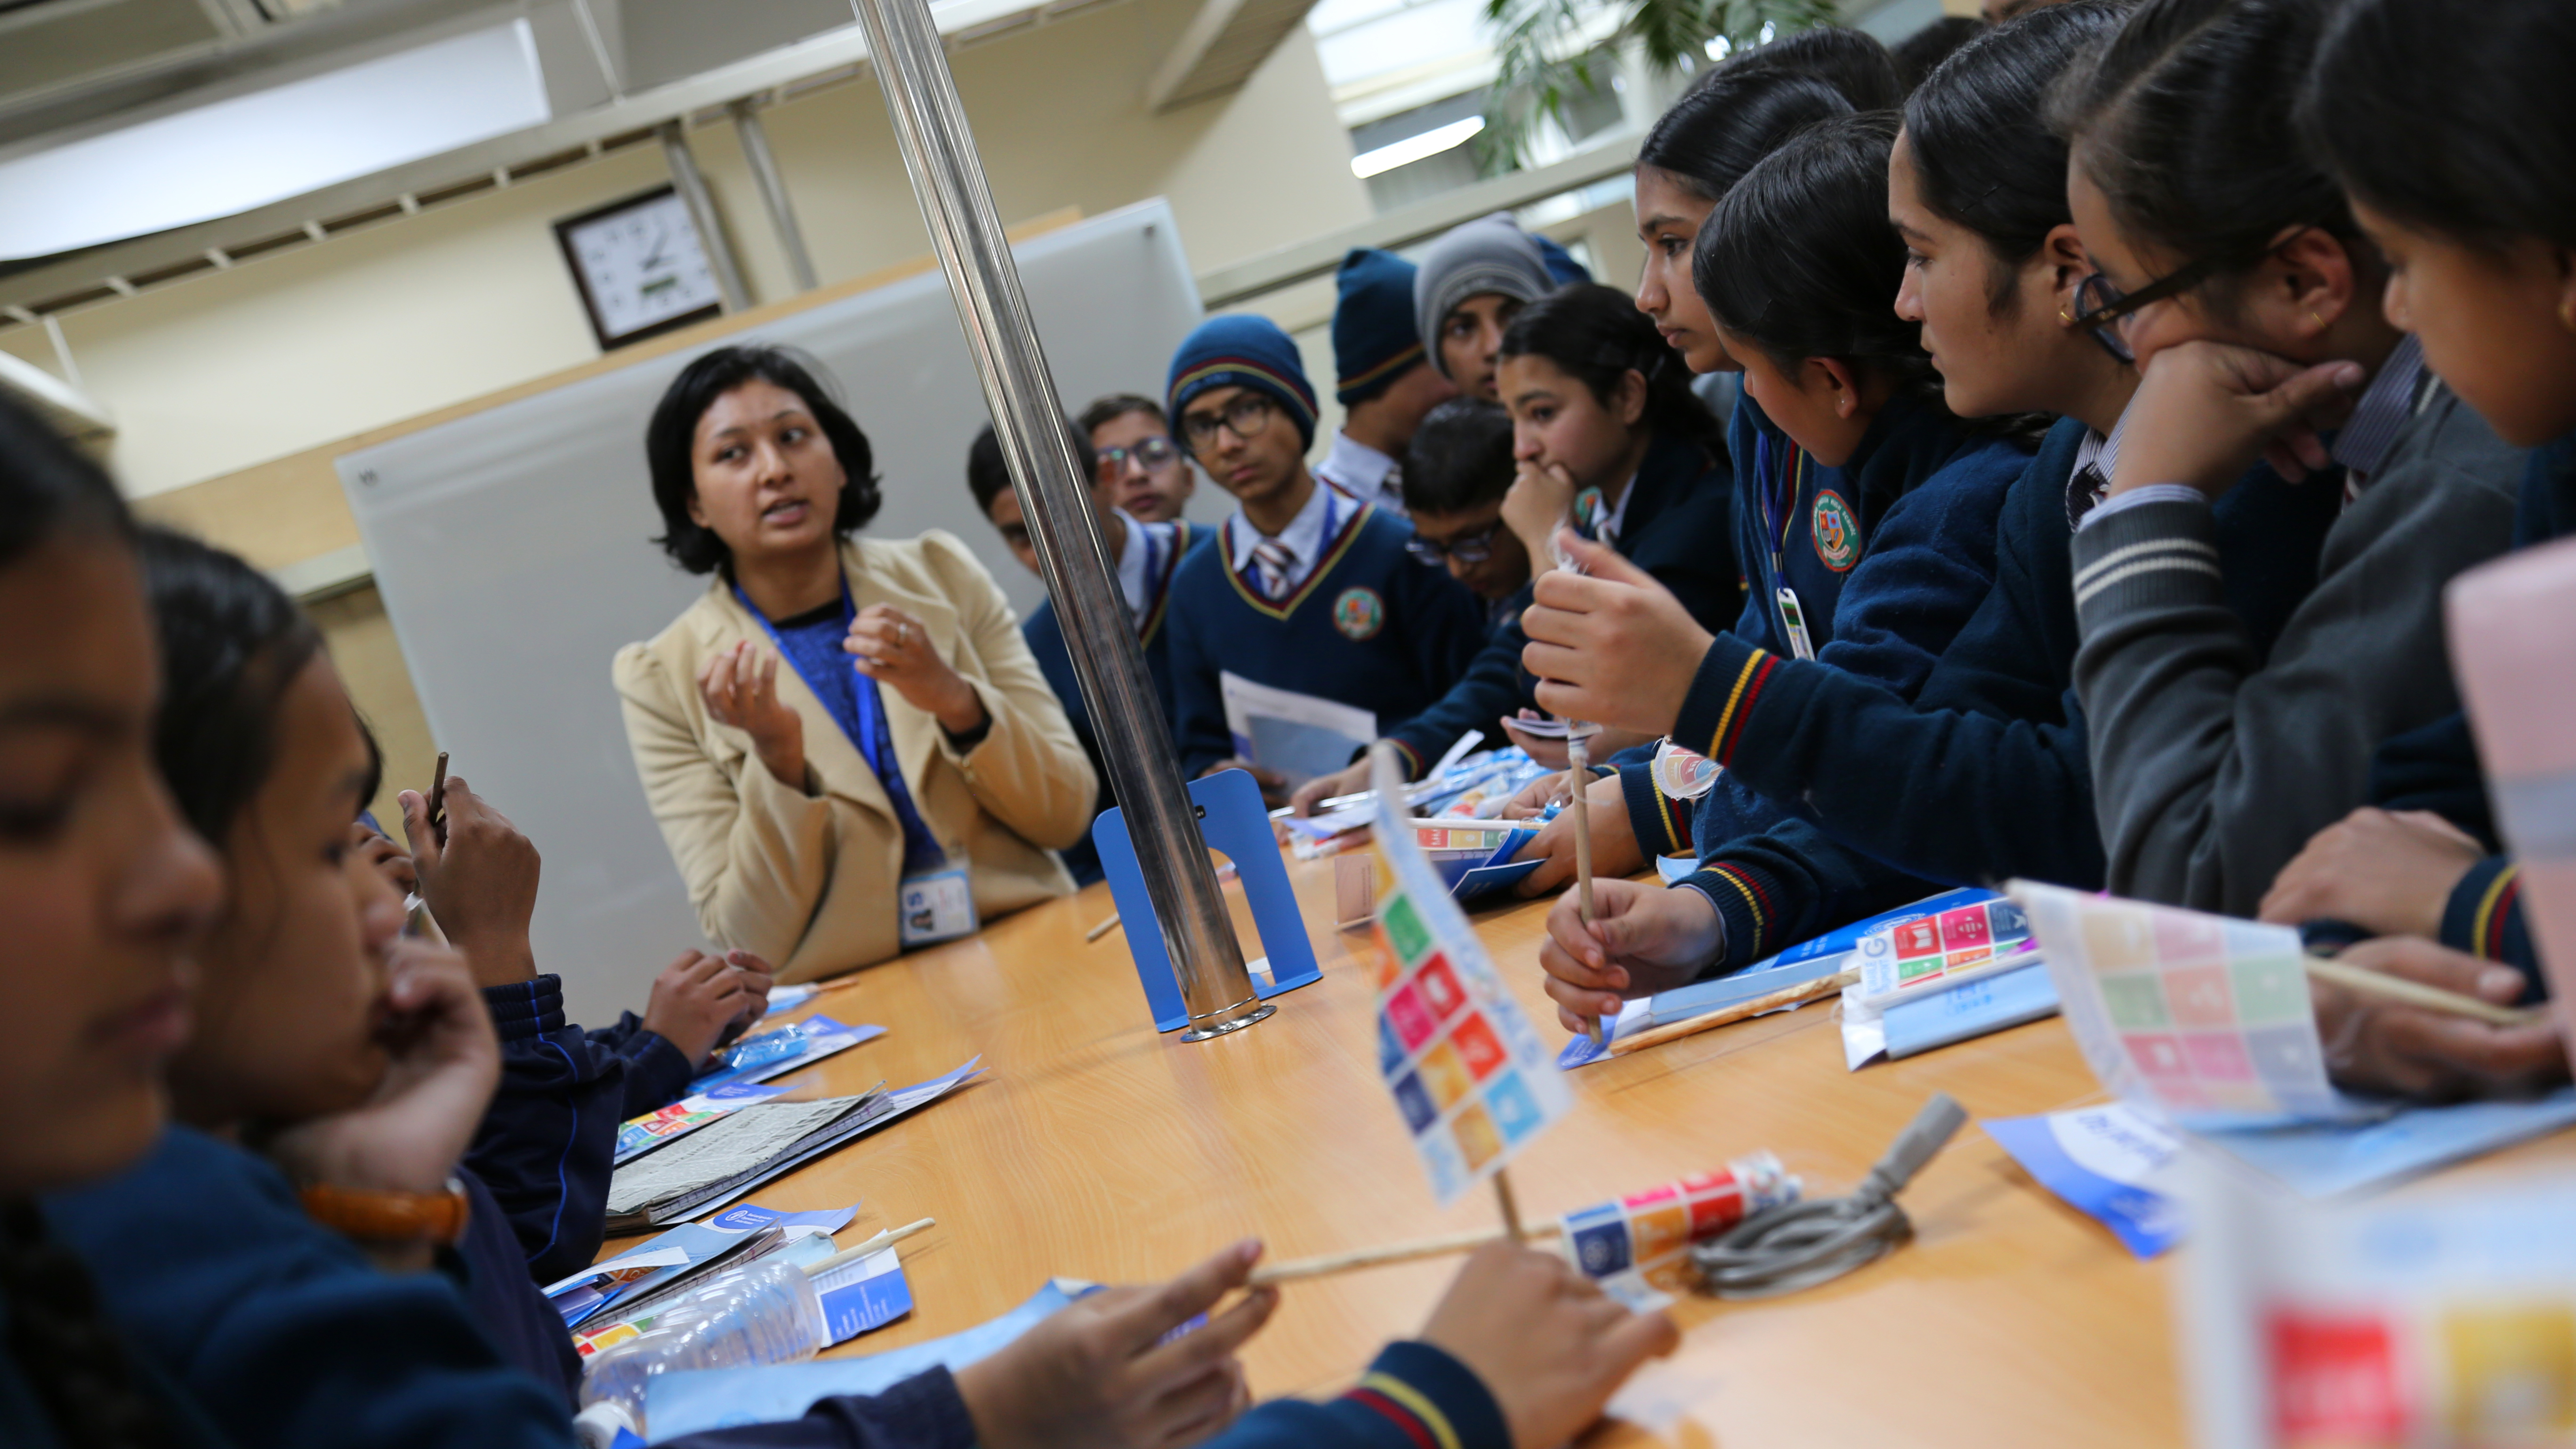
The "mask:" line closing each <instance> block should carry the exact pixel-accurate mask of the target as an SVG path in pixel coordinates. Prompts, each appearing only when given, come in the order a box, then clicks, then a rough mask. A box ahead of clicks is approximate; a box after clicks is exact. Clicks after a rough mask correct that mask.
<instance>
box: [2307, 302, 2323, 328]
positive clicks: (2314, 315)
mask: <svg viewBox="0 0 2576 1449" xmlns="http://www.w3.org/2000/svg"><path fill="white" fill-rule="evenodd" d="M2308 320H2309V321H2311V322H2314V323H2315V324H2317V330H2318V331H2319V332H2323V331H2325V330H2326V319H2325V318H2324V317H2323V316H2321V315H2320V314H2319V313H2318V312H2317V309H2316V308H2314V307H2310V308H2309V309H2308Z"/></svg>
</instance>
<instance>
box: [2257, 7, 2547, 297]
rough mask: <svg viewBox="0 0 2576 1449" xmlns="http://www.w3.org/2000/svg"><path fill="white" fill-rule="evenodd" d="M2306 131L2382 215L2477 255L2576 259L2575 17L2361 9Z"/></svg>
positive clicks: (2312, 86) (2334, 43) (2302, 112)
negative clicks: (2574, 251)
mask: <svg viewBox="0 0 2576 1449" xmlns="http://www.w3.org/2000/svg"><path fill="white" fill-rule="evenodd" d="M2298 117H2299V123H2300V124H2299V131H2300V134H2301V136H2302V137H2303V138H2304V139H2305V140H2306V141H2307V144H2308V146H2309V148H2310V150H2312V151H2313V152H2314V153H2315V154H2316V155H2318V156H2319V157H2320V158H2322V159H2323V160H2324V162H2325V164H2326V166H2327V168H2328V169H2329V170H2331V171H2332V172H2333V173H2334V174H2335V175H2336V176H2337V177H2338V178H2339V179H2340V180H2341V181H2342V182H2343V184H2344V186H2345V187H2346V188H2347V189H2349V190H2350V192H2351V193H2352V195H2353V196H2354V197H2355V198H2357V199H2359V200H2360V201H2361V202H2362V203H2363V204H2364V205H2367V206H2369V207H2370V208H2371V209H2372V210H2374V211H2379V212H2384V213H2386V214H2387V215H2389V216H2390V217H2393V218H2395V219H2396V220H2398V221H2402V222H2404V223H2405V224H2406V225H2408V226H2410V227H2414V228H2416V229H2419V230H2422V231H2426V232H2430V233H2432V234H2434V235H2436V236H2449V237H2455V238H2458V239H2459V240H2461V241H2464V242H2468V243H2471V244H2473V245H2481V246H2494V245H2497V244H2499V243H2502V242H2505V241H2507V240H2509V239H2511V238H2515V237H2538V238H2541V239H2542V240H2544V241H2547V242H2549V243H2550V244H2552V245H2554V246H2562V247H2569V246H2576V6H2571V5H2569V4H2568V3H2566V0H2350V3H2348V4H2346V5H2344V6H2343V7H2342V8H2341V9H2340V10H2338V11H2337V12H2336V13H2335V15H2334V17H2333V19H2332V20H2331V21H2330V22H2329V23H2328V25H2327V28H2326V34H2325V38H2324V40H2323V41H2322V42H2321V43H2320V44H2319V45H2318V47H2317V55H2316V59H2315V62H2314V64H2313V65H2312V66H2311V67H2310V69H2309V71H2308V77H2307V84H2306V85H2305V86H2304V87H2303V89H2302V92H2301V95H2300V98H2299V108H2298Z"/></svg>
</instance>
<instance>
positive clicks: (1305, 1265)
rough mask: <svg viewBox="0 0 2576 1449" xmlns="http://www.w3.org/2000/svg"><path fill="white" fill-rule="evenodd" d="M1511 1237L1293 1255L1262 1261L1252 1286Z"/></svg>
mask: <svg viewBox="0 0 2576 1449" xmlns="http://www.w3.org/2000/svg"><path fill="white" fill-rule="evenodd" d="M1564 1230H1565V1229H1564V1225H1563V1224H1560V1223H1553V1222H1547V1223H1540V1224H1539V1225H1538V1226H1536V1227H1533V1228H1530V1229H1528V1230H1527V1231H1526V1232H1525V1233H1524V1234H1523V1235H1522V1238H1521V1241H1523V1242H1531V1241H1534V1240H1536V1239H1540V1238H1553V1237H1556V1236H1558V1235H1559V1234H1560V1233H1562V1232H1564ZM1509 1241H1511V1235H1510V1234H1508V1233H1505V1232H1503V1231H1502V1230H1500V1229H1498V1228H1497V1229H1487V1230H1485V1231H1483V1232H1475V1233H1451V1234H1448V1235H1447V1236H1445V1237H1437V1238H1415V1239H1412V1240H1411V1241H1409V1242H1402V1243H1388V1244H1386V1245H1384V1246H1382V1247H1376V1248H1354V1249H1352V1250H1351V1251H1349V1252H1347V1253H1325V1254H1322V1255H1320V1256H1317V1257H1312V1258H1292V1259H1290V1260H1289V1261H1287V1262H1285V1263H1265V1264H1263V1265H1262V1266H1261V1267H1258V1268H1255V1269H1253V1270H1252V1281H1253V1283H1254V1285H1255V1286H1258V1285H1260V1284H1263V1283H1289V1282H1294V1281H1296V1280H1297V1279H1300V1278H1322V1277H1326V1276H1328V1275H1331V1274H1334V1273H1348V1272H1352V1271H1354V1270H1356V1269H1360V1268H1378V1267H1383V1266H1385V1265H1387V1264H1389V1263H1410V1262H1413V1261H1414V1260H1415V1259H1417V1258H1437V1257H1440V1256H1442V1255H1444V1254H1448V1253H1466V1252H1472V1251H1474V1250H1475V1249H1478V1248H1481V1247H1483V1246H1485V1245H1486V1244H1487V1243H1504V1242H1509Z"/></svg>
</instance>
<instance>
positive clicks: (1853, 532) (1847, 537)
mask: <svg viewBox="0 0 2576 1449" xmlns="http://www.w3.org/2000/svg"><path fill="white" fill-rule="evenodd" d="M1808 533H1809V535H1810V536H1811V537H1813V538H1814V539H1815V541H1816V559H1817V561H1818V562H1820V563H1822V564H1823V565H1824V566H1825V567H1827V568H1829V569H1832V570H1833V571H1834V572H1835V573H1838V574H1839V573H1844V572H1847V571H1849V569H1850V568H1851V566H1852V565H1853V564H1854V563H1856V562H1858V561H1859V559H1860V520H1858V519H1856V518H1854V517H1852V511H1851V505H1850V504H1848V503H1845V502H1843V496H1842V495H1841V494H1839V493H1836V492H1835V491H1834V490H1832V489H1830V488H1828V489H1826V490H1824V491H1823V492H1821V493H1819V494H1817V495H1816V516H1815V519H1814V521H1813V523H1812V524H1811V525H1810V526H1809V528H1808Z"/></svg>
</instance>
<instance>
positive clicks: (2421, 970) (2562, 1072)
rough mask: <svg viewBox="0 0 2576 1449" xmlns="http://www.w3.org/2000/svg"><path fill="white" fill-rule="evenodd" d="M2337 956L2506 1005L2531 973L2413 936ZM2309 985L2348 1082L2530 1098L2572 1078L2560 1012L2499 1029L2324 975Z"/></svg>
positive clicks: (2438, 1096)
mask: <svg viewBox="0 0 2576 1449" xmlns="http://www.w3.org/2000/svg"><path fill="white" fill-rule="evenodd" d="M2335 959H2336V960H2338V961H2341V962H2343V963H2345V964H2347V965H2351V966H2362V967H2367V968H2369V969H2371V970H2374V971H2384V972H2386V973H2388V974H2389V975H2391V976H2402V977H2404V978H2406V979H2407V980H2409V981H2420V982H2422V983H2424V984H2425V985H2427V986H2439V987H2441V988H2442V989H2444V990H2446V991H2456V992H2458V993H2460V994H2461V995H2463V996H2474V997H2477V998H2479V999H2481V1000H2484V1001H2491V1002H2494V1003H2495V1004H2496V1005H2498V1006H2509V1005H2511V1004H2513V1002H2514V1001H2515V1000H2517V999H2518V998H2519V997H2520V996H2521V995H2522V988H2523V980H2522V974H2521V973H2520V972H2518V971H2515V970H2514V969H2513V968H2512V967H2510V966H2504V965H2500V964H2498V963H2496V962H2493V961H2488V960H2485V959H2483V958H2480V957H2476V956H2470V955H2466V954H2464V953H2462V952H2458V951H2454V950H2451V949H2450V948H2448V947H2446V946H2441V945H2437V944H2435V943H2434V942H2431V941H2426V940H2420V939H2417V938H2414V937H2411V936H2382V937H2380V938H2378V939H2376V940H2370V941H2363V942H2361V943H2360V944H2358V945H2355V946H2353V947H2351V948H2349V949H2347V950H2345V951H2344V952H2343V953H2342V954H2341V955H2339V956H2337V957H2336V958H2335ZM2308 990H2309V994H2310V995H2311V996H2312V997H2313V998H2314V999H2315V1001H2316V1008H2317V1034H2318V1036H2319V1037H2320V1038H2322V1039H2323V1041H2324V1043H2325V1052H2326V1069H2327V1071H2328V1072H2329V1073H2330V1074H2331V1075H2332V1076H2333V1078H2334V1081H2335V1085H2337V1086H2339V1087H2344V1088H2347V1089H2350V1090H2354V1091H2367V1092H2393V1093H2397V1094H2399V1095H2401V1096H2407V1097H2415V1098H2420V1099H2422V1100H2426V1101H2436V1102H2440V1101H2453V1100H2458V1099H2461V1098H2467V1097H2500V1096H2528V1095H2533V1094H2536V1093H2539V1092H2541V1091H2544V1090H2546V1089H2548V1088H2550V1087H2554V1086H2556V1085H2558V1084H2559V1083H2561V1082H2564V1081H2566V1080H2567V1050H2566V1046H2565V1043H2563V1042H2562V1041H2560V1039H2559V1036H2558V1022H2557V1018H2556V1017H2555V1016H2550V1017H2544V1018H2542V1019H2541V1020H2540V1021H2538V1022H2536V1023H2534V1024H2532V1025H2530V1026H2491V1025H2489V1024H2488V1023H2486V1022H2483V1021H2473V1020H2471V1019H2470V1018H2468V1017H2465V1016H2454V1015H2452V1014H2451V1013H2449V1012H2441V1011H2427V1010H2425V1009H2423V1008H2422V1007H2417V1006H2408V1005H2406V1004H2405V1003H2403V1002H2396V1001H2389V1000H2386V999H2385V998H2381V997H2376V996H2363V995H2361V994H2360V993H2358V992H2353V991H2349V990H2346V989H2344V988H2342V987H2339V986H2335V985H2333V984H2332V983H2329V982H2324V981H2314V980H2312V981H2310V982H2309V983H2308Z"/></svg>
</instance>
